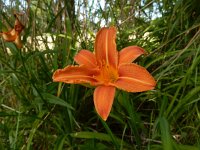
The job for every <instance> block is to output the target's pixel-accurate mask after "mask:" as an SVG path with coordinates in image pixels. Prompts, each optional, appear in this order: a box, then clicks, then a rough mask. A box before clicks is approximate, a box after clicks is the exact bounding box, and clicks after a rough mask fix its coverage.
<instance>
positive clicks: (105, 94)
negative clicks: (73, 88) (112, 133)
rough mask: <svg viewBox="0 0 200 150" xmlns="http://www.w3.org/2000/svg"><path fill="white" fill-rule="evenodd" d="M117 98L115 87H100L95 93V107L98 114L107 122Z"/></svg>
mask: <svg viewBox="0 0 200 150" xmlns="http://www.w3.org/2000/svg"><path fill="white" fill-rule="evenodd" d="M114 97H115V87H113V86H98V87H97V88H96V89H95V91H94V105H95V108H96V111H97V113H98V114H99V116H101V118H102V119H103V120H104V121H106V120H107V118H108V115H109V113H110V111H111V108H112V104H113V101H114Z"/></svg>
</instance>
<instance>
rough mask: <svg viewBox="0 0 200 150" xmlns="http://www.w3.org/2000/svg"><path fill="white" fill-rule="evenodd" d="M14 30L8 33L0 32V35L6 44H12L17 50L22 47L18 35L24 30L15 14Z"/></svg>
mask: <svg viewBox="0 0 200 150" xmlns="http://www.w3.org/2000/svg"><path fill="white" fill-rule="evenodd" d="M14 16H15V24H14V28H13V29H11V30H10V31H8V32H0V35H1V36H2V37H3V39H4V40H5V41H7V42H14V43H15V44H16V46H17V47H18V48H21V47H22V43H21V37H20V33H21V32H22V30H23V29H24V25H23V24H22V23H21V22H20V21H19V18H18V17H17V15H16V14H15V15H14Z"/></svg>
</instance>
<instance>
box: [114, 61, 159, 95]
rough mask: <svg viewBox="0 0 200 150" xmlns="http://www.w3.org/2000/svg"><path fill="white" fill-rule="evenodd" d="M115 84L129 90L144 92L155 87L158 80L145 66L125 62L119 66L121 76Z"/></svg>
mask: <svg viewBox="0 0 200 150" xmlns="http://www.w3.org/2000/svg"><path fill="white" fill-rule="evenodd" d="M115 86H116V87H117V88H119V89H123V90H125V91H128V92H142V91H147V90H152V89H154V87H155V86H156V81H155V79H154V78H153V77H152V76H151V74H150V73H149V72H148V71H147V70H146V69H145V68H144V67H141V66H139V65H136V64H124V65H121V66H120V67H119V78H118V80H117V81H116V82H115Z"/></svg>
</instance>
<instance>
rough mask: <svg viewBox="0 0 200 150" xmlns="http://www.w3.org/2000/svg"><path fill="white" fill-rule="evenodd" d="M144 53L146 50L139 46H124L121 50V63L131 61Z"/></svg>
mask: <svg viewBox="0 0 200 150" xmlns="http://www.w3.org/2000/svg"><path fill="white" fill-rule="evenodd" d="M144 53H145V50H144V49H142V48H141V47H138V46H129V47H126V48H123V49H122V50H121V51H120V52H119V64H122V63H131V62H133V61H134V60H135V59H136V58H137V57H139V56H140V55H142V54H144Z"/></svg>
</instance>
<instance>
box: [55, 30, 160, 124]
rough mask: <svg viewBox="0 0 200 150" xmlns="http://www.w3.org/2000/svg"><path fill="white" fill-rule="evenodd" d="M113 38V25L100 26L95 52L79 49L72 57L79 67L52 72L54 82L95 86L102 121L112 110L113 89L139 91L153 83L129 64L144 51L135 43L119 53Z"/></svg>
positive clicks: (114, 36)
mask: <svg viewBox="0 0 200 150" xmlns="http://www.w3.org/2000/svg"><path fill="white" fill-rule="evenodd" d="M115 39H116V29H115V27H110V28H106V27H104V28H102V29H100V31H99V32H98V33H97V36H96V39H95V45H94V48H95V50H94V53H92V52H90V51H89V50H81V51H80V52H79V53H78V54H77V55H76V56H75V57H74V60H75V61H76V62H77V63H78V64H79V66H67V67H65V68H64V69H58V70H57V71H55V73H54V74H53V81H54V82H64V83H72V84H82V83H89V84H90V85H92V86H96V88H95V90H94V105H95V108H96V111H97V113H98V114H99V115H100V116H101V118H102V119H103V120H107V118H108V115H109V113H110V111H111V108H112V104H113V100H114V96H115V89H116V88H119V89H122V90H125V91H128V92H142V91H147V90H152V89H154V87H155V85H156V81H155V80H154V78H153V77H152V76H151V75H150V73H149V72H148V71H147V70H146V69H145V68H143V67H141V66H139V65H137V64H135V63H132V61H133V60H135V59H136V58H137V57H139V56H140V55H142V54H144V53H145V51H144V50H143V49H142V48H140V47H138V46H129V47H126V48H124V49H122V50H121V51H120V52H118V51H117V49H116V43H115Z"/></svg>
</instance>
